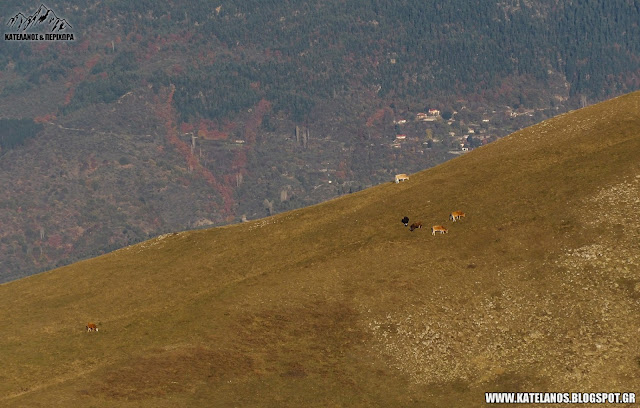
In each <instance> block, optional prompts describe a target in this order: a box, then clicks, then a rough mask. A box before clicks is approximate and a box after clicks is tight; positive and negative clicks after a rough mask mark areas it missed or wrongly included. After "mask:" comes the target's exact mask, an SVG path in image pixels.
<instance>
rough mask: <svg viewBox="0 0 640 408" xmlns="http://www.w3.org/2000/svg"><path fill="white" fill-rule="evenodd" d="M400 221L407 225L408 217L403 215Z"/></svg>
mask: <svg viewBox="0 0 640 408" xmlns="http://www.w3.org/2000/svg"><path fill="white" fill-rule="evenodd" d="M402 223H403V224H404V226H405V227H406V226H408V225H409V217H407V216H405V217H404V218H403V219H402Z"/></svg>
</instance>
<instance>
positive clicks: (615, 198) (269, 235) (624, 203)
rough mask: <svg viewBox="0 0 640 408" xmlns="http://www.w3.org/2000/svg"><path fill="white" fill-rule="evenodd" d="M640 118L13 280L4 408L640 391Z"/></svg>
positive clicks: (529, 141)
mask: <svg viewBox="0 0 640 408" xmlns="http://www.w3.org/2000/svg"><path fill="white" fill-rule="evenodd" d="M639 107H640V93H633V94H629V95H625V96H622V97H619V98H616V99H613V100H610V101H607V102H604V103H600V104H598V105H594V106H591V107H588V108H585V109H581V110H579V111H575V112H571V113H569V114H565V115H562V116H560V117H557V118H554V119H550V120H547V121H545V122H542V123H540V124H539V125H536V126H533V127H530V128H527V129H524V130H522V131H520V132H517V133H515V134H513V135H511V136H509V137H507V138H504V139H501V140H499V141H497V142H495V143H492V144H490V145H487V146H485V147H482V148H479V149H477V150H475V151H473V152H471V153H469V154H467V155H464V156H462V157H460V158H457V159H455V160H451V161H449V162H447V163H445V164H442V165H440V166H437V167H435V168H432V169H429V170H426V171H423V172H420V173H417V174H413V175H411V178H410V180H409V181H408V182H403V183H401V184H395V183H387V184H384V185H380V186H377V187H374V188H371V189H367V190H364V191H362V192H359V193H356V194H352V195H349V196H345V197H342V198H339V199H335V200H332V201H330V202H327V203H324V204H319V205H316V206H313V207H308V208H304V209H300V210H296V211H291V212H287V213H283V214H280V215H277V216H274V217H270V218H265V219H261V220H257V221H252V222H249V223H244V224H240V225H235V226H228V227H221V228H216V229H211V230H201V231H192V232H181V233H175V234H168V235H165V236H161V237H158V238H156V239H154V240H150V241H147V242H144V243H141V244H138V245H135V246H131V247H127V248H124V249H122V250H119V251H116V252H113V253H111V254H107V255H104V256H101V257H99V258H95V259H91V260H88V261H83V262H79V263H76V264H73V265H70V266H67V267H64V268H60V269H57V270H55V271H52V272H48V273H45V274H41V275H37V276H33V277H29V278H26V279H22V280H19V281H15V282H11V283H8V284H4V285H1V286H0V308H1V310H3V311H4V313H3V315H2V317H1V318H0V332H2V333H5V336H3V337H2V338H0V350H1V351H0V365H1V366H2V367H3V370H2V374H0V375H1V376H2V377H1V378H2V381H1V382H0V401H1V402H2V405H6V406H30V407H31V406H52V405H54V406H55V405H57V406H70V405H78V404H90V405H93V406H105V407H106V406H123V407H126V406H154V407H164V406H167V407H168V406H173V407H175V406H211V404H212V403H213V402H215V404H216V406H363V407H364V406H425V405H426V404H429V405H430V406H462V405H464V406H481V405H483V401H484V394H483V393H484V392H485V391H491V390H495V391H534V390H537V391H539V390H544V391H565V390H579V391H583V392H586V391H603V390H604V391H614V390H616V391H633V390H636V389H638V386H639V385H640V384H639V381H638V374H640V366H639V365H638V358H639V357H640V356H639V355H638V351H637V350H638V349H639V346H640V344H638V343H639V341H638V337H637V335H636V331H635V328H636V327H638V325H639V323H640V321H639V320H640V318H639V317H638V315H637V313H636V311H637V308H638V305H639V304H638V303H639V299H640V289H639V288H640V278H638V273H639V272H640V256H639V255H638V254H639V253H640V251H638V249H639V248H638V247H639V246H640V245H639V239H638V238H639V237H640V217H639V216H638V214H637V207H638V204H639V202H640V163H638V160H637V154H638V152H640V117H639V116H638V111H639V110H638V108H639ZM458 209H459V210H463V211H465V212H466V213H467V217H466V218H464V219H462V220H461V221H460V222H456V223H455V224H454V223H452V222H451V221H448V220H447V217H448V214H449V213H450V212H451V211H453V210H458ZM404 215H408V216H409V217H410V218H411V220H412V221H422V222H423V224H424V225H425V227H427V228H426V229H422V230H417V231H414V232H409V231H408V229H407V228H405V227H403V226H402V224H401V223H400V219H401V218H402V216H404ZM434 224H444V225H446V226H447V228H449V233H448V234H446V235H438V236H435V237H434V236H432V235H431V234H430V231H429V227H430V226H431V225H434ZM88 321H94V322H96V323H97V324H98V326H99V327H100V331H99V332H97V333H85V332H84V331H83V330H84V325H85V324H86V322H88Z"/></svg>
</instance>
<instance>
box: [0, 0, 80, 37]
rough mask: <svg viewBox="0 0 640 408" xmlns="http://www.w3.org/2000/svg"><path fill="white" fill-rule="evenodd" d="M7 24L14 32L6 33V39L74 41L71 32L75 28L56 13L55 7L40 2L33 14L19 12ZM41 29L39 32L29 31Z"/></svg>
mask: <svg viewBox="0 0 640 408" xmlns="http://www.w3.org/2000/svg"><path fill="white" fill-rule="evenodd" d="M6 25H7V26H8V27H10V28H11V29H12V30H13V32H10V33H7V32H5V33H4V40H5V41H74V40H75V38H74V35H73V33H72V32H69V29H71V28H73V27H72V26H71V24H69V23H68V22H67V20H65V19H64V18H60V17H58V16H57V15H56V13H55V12H54V11H53V9H50V8H49V7H47V6H45V5H44V4H40V7H38V9H37V10H36V11H35V12H33V13H32V14H29V15H25V14H24V13H22V12H19V13H17V14H16V15H15V16H13V17H11V18H10V19H9V21H7V23H6ZM29 31H39V32H29Z"/></svg>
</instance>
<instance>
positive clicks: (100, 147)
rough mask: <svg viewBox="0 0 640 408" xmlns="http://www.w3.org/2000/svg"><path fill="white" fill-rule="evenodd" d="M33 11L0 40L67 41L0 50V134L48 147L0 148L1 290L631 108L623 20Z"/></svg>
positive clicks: (603, 5)
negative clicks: (22, 128)
mask: <svg viewBox="0 0 640 408" xmlns="http://www.w3.org/2000/svg"><path fill="white" fill-rule="evenodd" d="M49 6H52V8H51V9H49V8H48V7H46V6H44V5H40V7H38V3H34V4H31V5H27V4H24V2H20V1H17V0H10V1H3V2H1V3H0V16H4V17H3V21H4V22H5V26H4V27H5V28H4V31H5V34H7V35H8V36H10V37H11V36H13V37H19V36H18V35H17V34H18V33H32V34H35V33H42V34H44V33H46V32H49V31H50V30H51V29H54V26H55V27H56V32H57V29H58V28H61V27H60V24H63V25H64V26H65V28H64V30H63V32H66V33H68V34H69V35H70V34H73V35H74V40H73V41H62V40H60V41H58V40H56V41H21V40H16V39H14V40H11V41H9V40H5V43H3V44H4V45H6V46H4V47H0V129H4V127H5V123H6V122H5V121H6V120H7V119H18V118H20V119H24V120H25V121H30V120H33V121H35V122H38V126H36V128H37V127H44V130H43V131H38V132H36V131H34V132H30V134H28V135H27V134H24V135H21V136H24V138H22V137H21V138H20V141H21V142H24V144H22V143H20V144H18V143H17V142H16V141H15V140H12V141H11V143H3V140H2V139H3V137H2V135H1V133H3V132H0V191H2V193H3V194H2V195H1V196H0V209H2V211H0V224H1V225H2V229H1V230H0V282H5V281H9V280H13V279H18V278H20V277H24V276H26V275H31V274H34V273H37V272H41V271H44V270H49V269H53V268H55V267H59V266H63V265H66V264H69V263H72V262H74V261H77V260H80V259H86V258H90V257H94V256H97V255H100V254H103V253H105V252H108V251H110V250H113V249H117V248H121V247H124V246H126V245H130V244H133V243H137V242H140V241H142V240H145V239H148V238H149V237H152V236H156V235H159V234H162V233H164V232H167V231H174V230H183V229H193V228H198V227H202V226H214V225H215V226H217V225H223V224H229V223H234V222H240V221H241V220H242V219H244V218H245V217H246V218H247V219H257V218H261V217H263V216H266V215H272V214H274V213H280V212H284V211H288V210H291V209H295V208H301V207H304V206H307V205H311V204H315V203H318V202H322V201H326V200H328V199H330V198H334V197H337V196H340V195H343V194H346V193H349V192H354V191H359V190H362V189H364V188H367V187H370V186H373V185H377V184H379V183H381V182H383V181H384V180H387V179H388V178H389V176H392V175H393V174H394V173H396V172H399V171H402V172H410V173H413V172H415V171H418V170H422V169H425V168H428V167H431V166H434V165H437V164H439V163H442V162H444V161H445V160H448V159H450V158H451V157H452V156H453V155H452V154H451V152H453V153H454V154H455V153H460V150H461V147H462V146H461V145H462V144H467V145H468V146H469V147H471V148H474V147H476V146H478V145H481V144H484V143H488V142H491V141H493V140H495V139H497V138H500V137H502V136H505V135H507V134H509V133H512V132H513V131H515V130H517V129H520V128H523V127H525V126H528V125H531V124H534V123H537V122H539V121H541V120H543V119H546V118H549V117H552V116H555V115H557V114H559V113H562V112H566V111H568V110H570V109H575V108H576V107H578V106H585V105H587V104H589V103H594V102H597V101H601V100H604V99H608V98H611V97H614V96H618V95H621V94H623V93H627V92H631V91H635V90H638V89H640V42H639V41H637V38H640V26H639V25H638V24H637V22H638V21H640V5H639V4H638V2H637V1H615V2H612V1H608V0H593V1H589V2H586V3H584V2H581V3H578V2H575V1H572V0H553V1H551V0H528V1H503V0H492V1H480V0H475V1H469V0H450V1H448V2H430V3H427V4H425V2H424V1H423V0H402V1H400V2H398V1H391V0H351V1H350V2H349V4H345V2H344V1H343V0H325V1H322V2H318V1H309V0H298V1H296V2H269V4H268V5H265V4H264V2H259V1H250V0H245V1H243V2H241V3H240V2H227V1H220V2H217V3H215V4H213V3H211V2H210V1H205V0H197V1H196V0H189V1H186V0H171V1H166V0H165V1H157V2H154V4H153V5H152V6H151V5H150V4H147V3H145V2H137V3H131V2H127V1H122V0H93V1H89V2H88V3H86V7H78V5H77V4H76V2H72V1H68V0H62V1H57V2H56V4H55V5H49ZM16 17H17V18H16ZM44 17H46V18H44ZM42 18H44V20H43V21H42V22H43V23H47V22H49V23H51V26H49V25H48V24H42V25H38V24H36V25H35V26H31V27H30V28H28V29H27V28H26V25H27V23H28V20H30V21H32V22H38V21H40V20H41V19H42ZM49 18H52V19H49ZM20 22H22V25H20ZM12 23H13V24H12ZM19 26H20V27H19ZM427 112H434V114H433V115H432V116H428V115H426V113H427ZM436 112H440V113H441V115H438V114H437V113H436ZM419 118H420V119H419ZM452 119H453V120H452ZM405 120H406V122H404V121H405ZM21 133H22V132H21ZM25 133H26V132H25ZM397 136H399V137H398V138H397ZM12 139H13V138H12ZM88 196H90V197H92V199H87V197H88Z"/></svg>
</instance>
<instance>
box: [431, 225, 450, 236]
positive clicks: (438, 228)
mask: <svg viewBox="0 0 640 408" xmlns="http://www.w3.org/2000/svg"><path fill="white" fill-rule="evenodd" d="M436 232H439V233H441V234H446V233H447V229H446V228H445V227H444V226H442V225H434V226H433V227H431V235H436Z"/></svg>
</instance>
